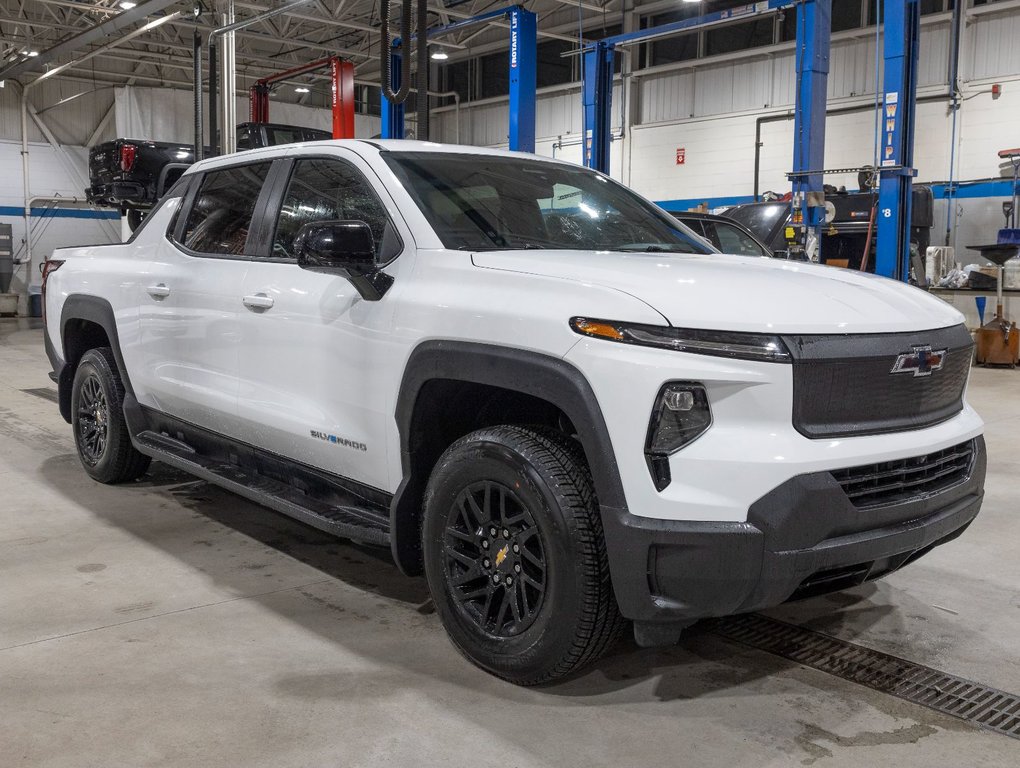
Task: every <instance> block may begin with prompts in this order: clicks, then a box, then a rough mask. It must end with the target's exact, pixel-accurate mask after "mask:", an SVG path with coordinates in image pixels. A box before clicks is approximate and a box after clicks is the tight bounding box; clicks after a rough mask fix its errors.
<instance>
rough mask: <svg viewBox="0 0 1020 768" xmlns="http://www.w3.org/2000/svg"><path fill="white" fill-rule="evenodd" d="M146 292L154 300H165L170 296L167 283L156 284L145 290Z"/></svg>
mask: <svg viewBox="0 0 1020 768" xmlns="http://www.w3.org/2000/svg"><path fill="white" fill-rule="evenodd" d="M145 292H146V293H147V294H149V295H150V296H151V297H152V298H154V299H165V298H166V297H167V296H169V295H170V289H169V288H167V287H166V283H156V284H155V285H150V286H149V287H148V288H146V289H145Z"/></svg>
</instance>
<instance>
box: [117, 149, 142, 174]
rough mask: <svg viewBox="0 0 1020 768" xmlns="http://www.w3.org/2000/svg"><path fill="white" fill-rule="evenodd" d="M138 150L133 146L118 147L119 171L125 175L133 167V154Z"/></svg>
mask: <svg viewBox="0 0 1020 768" xmlns="http://www.w3.org/2000/svg"><path fill="white" fill-rule="evenodd" d="M137 151H138V148H137V147H136V146H135V145H134V144H122V145H121V147H120V169H121V170H122V171H124V173H127V172H128V171H130V170H131V169H132V168H134V166H135V154H136V153H137Z"/></svg>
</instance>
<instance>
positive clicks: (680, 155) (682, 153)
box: [676, 147, 687, 165]
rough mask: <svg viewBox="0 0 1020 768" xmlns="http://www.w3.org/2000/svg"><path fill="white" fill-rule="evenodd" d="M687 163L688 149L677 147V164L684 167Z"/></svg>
mask: <svg viewBox="0 0 1020 768" xmlns="http://www.w3.org/2000/svg"><path fill="white" fill-rule="evenodd" d="M686 162H687V148H686V147H677V148H676V164H677V165H683V164H684V163H686Z"/></svg>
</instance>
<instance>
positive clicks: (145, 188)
mask: <svg viewBox="0 0 1020 768" xmlns="http://www.w3.org/2000/svg"><path fill="white" fill-rule="evenodd" d="M331 138H333V136H332V134H331V133H330V132H329V131H320V130H317V129H315V128H302V127H299V126H295V125H279V124H276V123H241V124H240V125H238V126H237V149H238V151H240V150H244V149H254V148H256V147H272V146H276V145H277V144H294V143H296V142H302V141H323V140H326V139H331ZM193 162H195V148H194V147H193V146H192V145H191V144H178V143H175V142H167V141H146V140H144V139H114V140H113V141H106V142H103V143H102V144H97V145H96V146H94V147H92V149H90V150H89V187H88V189H86V190H85V197H86V198H87V199H88V201H89V202H90V203H93V204H94V205H98V206H101V207H104V208H117V209H119V210H120V212H121V213H122V214H124V215H126V216H127V217H128V224H129V225H130V227H131V229H132V230H134V228H135V227H137V226H138V224H139V223H140V222H141V220H142V218H143V217H144V216H145V212H146V211H147V210H148V209H150V208H152V206H154V205H155V204H156V201H157V200H159V198H160V197H162V196H163V193H164V192H165V191H166V190H167V189H169V188H170V186H171V185H172V184H173V183H174V182H175V181H177V179H178V178H180V176H181V174H182V173H184V171H185V169H186V168H187V167H188V166H189V165H191V164H192V163H193Z"/></svg>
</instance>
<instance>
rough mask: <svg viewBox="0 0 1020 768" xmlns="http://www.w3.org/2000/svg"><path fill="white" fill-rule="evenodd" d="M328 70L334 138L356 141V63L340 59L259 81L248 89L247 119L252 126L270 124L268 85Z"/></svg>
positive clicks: (288, 71) (305, 65) (328, 60)
mask: <svg viewBox="0 0 1020 768" xmlns="http://www.w3.org/2000/svg"><path fill="white" fill-rule="evenodd" d="M326 67H329V74H330V83H331V87H332V94H333V138H334V139H353V138H354V63H353V62H351V61H348V60H347V59H341V58H340V57H339V56H330V57H329V58H326V59H319V60H318V61H313V62H311V63H310V64H304V65H303V66H300V67H295V68H294V69H288V70H285V71H283V72H278V73H276V74H275V75H270V76H269V77H263V78H262V79H261V80H256V81H255V84H254V85H253V86H252V87H251V88H250V89H249V90H248V98H249V103H248V119H249V120H250V121H251V122H253V123H268V122H269V86H270V85H272V84H273V83H277V82H279V81H280V80H286V79H288V78H290V77H294V76H295V75H303V74H304V73H305V72H314V71H315V70H317V69H325V68H326Z"/></svg>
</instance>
